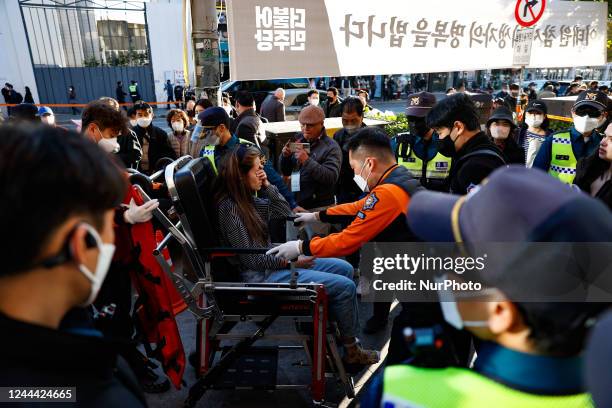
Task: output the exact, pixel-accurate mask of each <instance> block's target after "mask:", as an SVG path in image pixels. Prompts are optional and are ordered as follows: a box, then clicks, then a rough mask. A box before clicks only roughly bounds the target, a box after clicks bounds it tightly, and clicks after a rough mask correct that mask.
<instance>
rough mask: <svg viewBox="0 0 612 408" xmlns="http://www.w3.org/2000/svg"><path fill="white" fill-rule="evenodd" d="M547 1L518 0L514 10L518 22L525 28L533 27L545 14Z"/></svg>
mask: <svg viewBox="0 0 612 408" xmlns="http://www.w3.org/2000/svg"><path fill="white" fill-rule="evenodd" d="M545 7H546V0H517V2H516V7H515V8H514V17H515V18H516V22H517V23H519V24H520V25H522V26H523V27H531V26H532V25H534V24H535V23H537V22H538V21H540V19H541V18H542V15H543V14H544V8H545Z"/></svg>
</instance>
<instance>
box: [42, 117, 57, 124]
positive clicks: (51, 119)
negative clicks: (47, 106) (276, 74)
mask: <svg viewBox="0 0 612 408" xmlns="http://www.w3.org/2000/svg"><path fill="white" fill-rule="evenodd" d="M40 121H41V122H42V123H46V124H47V125H55V115H47V116H42V117H41V118H40Z"/></svg>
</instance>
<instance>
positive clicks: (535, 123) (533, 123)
mask: <svg viewBox="0 0 612 408" xmlns="http://www.w3.org/2000/svg"><path fill="white" fill-rule="evenodd" d="M542 123H544V115H534V114H532V113H528V114H527V115H526V116H525V124H526V125H527V126H529V127H534V128H539V127H540V126H542Z"/></svg>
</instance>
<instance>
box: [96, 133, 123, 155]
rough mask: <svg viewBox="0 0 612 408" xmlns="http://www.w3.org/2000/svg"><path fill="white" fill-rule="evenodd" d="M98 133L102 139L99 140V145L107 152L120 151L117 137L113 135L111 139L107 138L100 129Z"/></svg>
mask: <svg viewBox="0 0 612 408" xmlns="http://www.w3.org/2000/svg"><path fill="white" fill-rule="evenodd" d="M98 133H99V134H100V140H99V141H98V146H100V147H101V148H102V150H104V151H105V152H106V153H117V152H118V151H119V148H120V146H119V143H117V138H116V137H113V138H111V139H105V138H104V136H102V132H101V131H100V129H98Z"/></svg>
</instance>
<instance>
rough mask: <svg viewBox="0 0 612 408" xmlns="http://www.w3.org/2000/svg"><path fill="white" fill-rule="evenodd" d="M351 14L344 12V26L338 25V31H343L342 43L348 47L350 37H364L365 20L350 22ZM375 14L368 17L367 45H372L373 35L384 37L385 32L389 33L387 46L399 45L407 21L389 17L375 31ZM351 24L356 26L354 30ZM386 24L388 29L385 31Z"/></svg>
mask: <svg viewBox="0 0 612 408" xmlns="http://www.w3.org/2000/svg"><path fill="white" fill-rule="evenodd" d="M351 17H352V14H346V15H345V16H344V27H340V31H344V43H345V45H346V46H347V47H348V46H349V44H350V42H351V37H355V38H359V39H361V38H363V37H364V26H365V25H366V22H365V21H353V22H352V23H351ZM375 17H376V16H374V15H371V16H369V17H368V21H367V30H368V33H367V34H368V46H369V47H371V46H372V40H373V38H374V37H378V38H385V37H386V33H387V32H388V33H389V46H390V47H401V46H402V42H403V40H404V36H405V35H406V34H407V32H408V23H406V22H404V21H403V20H401V19H399V18H398V17H391V19H390V21H389V22H383V23H380V25H378V31H375V28H376V27H375V24H374V19H375ZM351 25H352V26H354V27H355V28H356V31H351ZM387 25H388V31H387Z"/></svg>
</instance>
